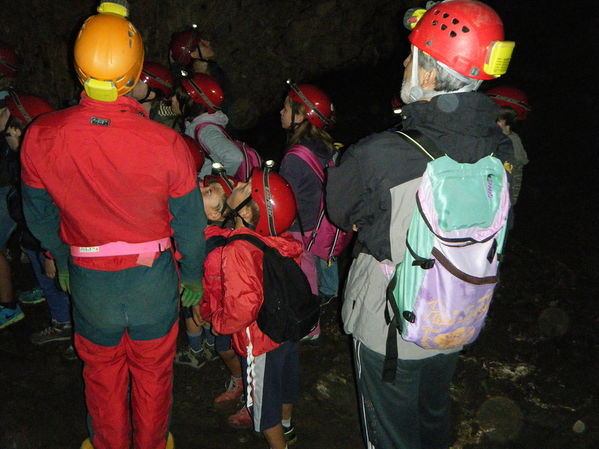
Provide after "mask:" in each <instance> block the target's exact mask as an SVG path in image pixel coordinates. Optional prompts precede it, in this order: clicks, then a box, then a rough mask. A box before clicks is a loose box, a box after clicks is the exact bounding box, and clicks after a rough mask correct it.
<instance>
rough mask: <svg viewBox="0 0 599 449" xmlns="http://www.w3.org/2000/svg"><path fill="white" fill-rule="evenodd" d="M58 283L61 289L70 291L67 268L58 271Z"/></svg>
mask: <svg viewBox="0 0 599 449" xmlns="http://www.w3.org/2000/svg"><path fill="white" fill-rule="evenodd" d="M58 284H59V285H60V288H61V289H62V291H64V292H67V293H69V294H70V293H71V281H70V277H69V272H68V270H64V271H59V272H58Z"/></svg>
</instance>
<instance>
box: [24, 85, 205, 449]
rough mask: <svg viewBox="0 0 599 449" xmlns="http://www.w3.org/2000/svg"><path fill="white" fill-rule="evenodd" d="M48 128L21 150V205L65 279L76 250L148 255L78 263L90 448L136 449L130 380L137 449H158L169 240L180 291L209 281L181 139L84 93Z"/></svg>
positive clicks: (169, 345) (172, 297)
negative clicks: (120, 247) (119, 248)
mask: <svg viewBox="0 0 599 449" xmlns="http://www.w3.org/2000/svg"><path fill="white" fill-rule="evenodd" d="M42 118H43V120H39V121H36V122H35V123H34V124H33V125H32V126H31V127H30V128H29V129H28V131H27V134H26V136H25V140H24V143H23V148H22V161H23V182H24V204H25V213H26V216H27V220H28V223H29V225H30V227H31V229H32V231H33V232H34V234H36V235H37V237H38V238H39V239H40V240H41V241H42V243H43V244H44V245H47V246H46V247H47V248H48V249H50V251H51V252H52V254H54V255H55V259H56V261H57V263H58V264H59V267H58V269H59V272H61V271H64V270H65V269H66V267H65V263H67V261H68V254H69V252H73V248H75V251H77V248H78V249H79V252H78V253H77V254H79V255H80V256H84V255H88V254H89V253H85V251H93V250H94V249H95V248H100V251H101V249H102V248H103V247H106V245H107V244H109V243H112V242H128V243H129V244H142V243H145V244H146V245H148V244H149V247H148V248H141V246H140V247H139V248H140V250H139V252H138V253H133V254H129V255H113V256H104V257H102V256H100V257H80V256H72V258H71V264H70V267H69V268H70V286H71V291H72V295H73V318H74V325H75V332H76V336H75V344H76V348H77V351H78V353H79V355H80V357H81V358H82V359H83V361H84V362H85V368H84V378H85V386H86V402H87V407H88V413H89V416H90V418H91V420H90V427H91V429H90V434H91V435H93V437H92V442H93V445H94V447H95V448H96V449H101V448H104V447H106V448H110V449H114V448H128V447H129V441H130V425H129V398H128V393H127V391H128V388H129V382H130V380H131V398H130V400H131V404H130V405H131V409H132V421H133V426H134V428H135V430H136V433H135V447H136V448H140V449H142V448H143V449H146V448H160V449H162V448H164V442H165V437H166V435H167V433H168V428H167V424H168V415H169V411H170V407H171V390H172V362H173V357H174V354H175V340H176V335H177V329H178V326H177V319H178V299H179V294H178V277H177V271H176V267H175V261H174V258H173V254H172V251H171V250H170V249H169V246H170V245H169V243H170V242H169V237H170V236H171V234H173V236H174V240H175V242H176V243H177V249H178V251H179V252H180V253H181V255H182V259H181V267H180V270H181V279H183V280H185V281H187V282H195V283H199V282H201V279H202V274H203V271H202V262H203V257H204V235H203V229H204V227H205V225H206V218H205V215H204V212H203V210H204V209H203V205H202V199H201V194H200V192H199V190H198V189H197V187H196V182H195V177H196V175H195V171H194V167H193V161H192V159H191V156H190V155H189V152H188V150H187V148H186V145H185V143H184V142H183V139H182V138H181V137H180V136H179V135H178V134H177V133H176V132H175V131H173V130H171V129H168V128H166V127H164V126H162V125H159V124H157V123H155V122H153V121H151V120H149V119H148V118H147V117H146V114H145V112H144V109H143V108H142V107H141V106H140V105H139V103H137V102H136V101H135V100H133V99H131V98H129V97H118V98H117V100H116V101H114V102H104V101H97V100H93V99H91V98H89V97H88V96H87V95H86V94H85V93H83V94H82V96H81V103H80V104H79V105H78V106H73V107H71V108H69V109H66V110H63V111H58V112H56V113H53V114H48V115H47V116H45V117H42ZM171 215H172V220H171ZM152 246H153V247H152ZM69 247H70V248H69ZM132 248H133V251H135V248H136V247H132ZM61 265H62V266H61Z"/></svg>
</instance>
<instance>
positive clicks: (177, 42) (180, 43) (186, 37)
mask: <svg viewBox="0 0 599 449" xmlns="http://www.w3.org/2000/svg"><path fill="white" fill-rule="evenodd" d="M201 39H202V36H200V33H199V31H198V30H196V29H195V28H193V29H191V30H186V31H181V32H179V33H175V34H173V37H172V39H171V43H170V46H169V48H170V52H171V56H172V58H173V59H174V60H175V63H177V64H179V65H180V66H182V67H186V66H187V65H189V63H190V62H191V52H193V51H194V50H195V49H196V48H197V47H198V45H200V40H201Z"/></svg>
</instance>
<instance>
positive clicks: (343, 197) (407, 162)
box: [326, 92, 513, 359]
mask: <svg viewBox="0 0 599 449" xmlns="http://www.w3.org/2000/svg"><path fill="white" fill-rule="evenodd" d="M497 114H498V106H497V105H496V104H494V103H493V101H492V100H490V99H489V98H488V97H486V96H485V95H483V94H479V93H476V92H469V93H459V94H445V95H440V96H437V97H434V98H433V99H432V100H431V101H430V102H425V101H421V102H417V103H413V104H409V105H406V106H405V107H404V109H403V115H404V121H403V128H404V129H405V130H409V129H416V130H418V131H420V132H421V133H423V134H424V135H426V136H427V137H428V138H429V139H431V140H432V141H433V142H435V144H436V146H437V148H438V149H439V150H442V151H444V152H446V153H447V154H448V155H449V156H450V157H451V158H453V159H455V160H456V161H458V162H476V161H478V160H479V159H480V158H482V157H484V156H487V155H489V154H491V153H493V154H494V155H495V156H496V157H498V158H499V159H500V160H502V161H508V162H509V161H513V148H512V144H511V141H510V140H509V139H508V138H507V136H504V135H503V134H502V132H501V129H500V128H499V126H497V124H496V121H495V120H496V118H497ZM427 162H428V159H427V158H426V156H425V155H424V154H422V152H420V151H419V150H417V149H415V148H413V147H412V146H411V145H410V144H408V143H406V142H405V141H404V140H403V139H401V138H400V137H399V136H398V135H397V134H396V133H395V132H393V131H385V132H382V133H379V134H374V135H372V136H369V137H366V138H365V139H363V140H361V141H359V142H358V143H357V144H355V145H353V146H351V147H350V148H348V150H347V152H346V153H345V154H344V155H343V157H342V159H341V163H340V164H339V165H338V166H337V167H332V168H330V169H329V170H328V182H327V197H326V200H327V201H326V204H327V212H328V215H329V218H330V219H331V221H333V222H334V223H335V224H336V225H337V226H339V227H341V228H342V229H345V230H349V229H350V228H351V227H352V225H354V224H355V225H356V226H357V227H358V236H357V245H359V246H358V247H359V248H360V254H359V255H358V257H357V258H356V259H355V260H354V261H353V263H352V266H351V268H350V272H349V276H348V279H347V284H346V287H345V301H344V303H343V309H342V318H343V323H344V327H345V331H346V332H347V333H350V334H353V336H354V338H356V339H358V340H360V341H361V342H362V343H363V344H365V345H366V346H367V347H369V348H370V349H372V350H374V351H376V352H378V353H380V354H385V342H386V337H387V329H388V325H387V323H386V321H385V315H384V312H385V305H386V304H385V289H386V288H387V284H388V275H389V273H390V272H391V271H392V269H393V268H394V267H395V265H396V264H398V263H400V262H401V261H402V259H403V255H404V252H405V249H406V248H405V239H406V232H407V229H408V226H409V224H410V220H411V218H412V214H413V213H414V208H415V204H416V201H415V197H416V190H417V189H418V186H419V185H420V180H421V177H422V174H423V173H424V170H425V168H426V164H427ZM397 342H398V357H399V358H401V359H422V358H426V357H432V356H434V355H436V354H439V353H450V352H455V351H458V350H459V349H461V348H453V349H451V350H446V351H438V350H433V349H423V348H421V347H420V346H417V345H416V344H414V343H409V342H406V341H404V340H403V339H402V338H401V337H399V335H398V337H397Z"/></svg>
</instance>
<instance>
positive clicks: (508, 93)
mask: <svg viewBox="0 0 599 449" xmlns="http://www.w3.org/2000/svg"><path fill="white" fill-rule="evenodd" d="M487 95H488V96H489V97H491V98H492V99H493V101H495V103H497V104H498V105H499V106H507V107H509V108H512V109H513V110H514V111H516V113H517V114H518V120H525V119H526V116H527V115H528V112H529V111H530V110H531V107H530V105H529V104H528V97H527V96H526V94H525V93H524V92H522V91H521V90H520V89H517V88H515V87H512V86H497V87H493V88H492V89H489V90H488V91H487Z"/></svg>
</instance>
